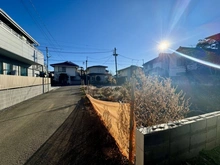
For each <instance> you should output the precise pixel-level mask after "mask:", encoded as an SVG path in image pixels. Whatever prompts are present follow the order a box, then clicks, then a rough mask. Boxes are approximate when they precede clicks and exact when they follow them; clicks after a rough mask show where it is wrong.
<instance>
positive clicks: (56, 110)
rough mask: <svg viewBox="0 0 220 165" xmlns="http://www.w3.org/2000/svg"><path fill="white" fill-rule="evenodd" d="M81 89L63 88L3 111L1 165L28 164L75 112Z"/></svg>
mask: <svg viewBox="0 0 220 165" xmlns="http://www.w3.org/2000/svg"><path fill="white" fill-rule="evenodd" d="M80 98H81V92H80V90H79V86H68V87H61V88H59V89H56V90H53V91H51V92H49V93H45V94H43V95H40V96H37V97H35V98H32V99H29V100H27V101H24V102H22V103H20V104H17V105H15V106H13V107H10V108H8V109H5V110H2V111H0V130H1V131H0V164H1V165H19V164H25V162H26V161H27V160H28V159H29V158H30V157H31V156H32V155H33V154H34V153H35V152H36V151H37V150H38V149H39V148H40V147H41V146H42V145H43V144H44V143H45V141H47V140H48V138H49V137H51V135H53V134H54V132H55V131H56V130H57V129H58V128H59V127H60V125H62V123H63V122H64V121H65V120H66V119H67V117H68V116H69V115H70V114H71V113H72V112H73V110H74V108H75V106H76V104H77V102H78V101H79V100H80Z"/></svg>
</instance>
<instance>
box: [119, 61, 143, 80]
mask: <svg viewBox="0 0 220 165" xmlns="http://www.w3.org/2000/svg"><path fill="white" fill-rule="evenodd" d="M137 69H142V67H139V66H136V65H131V66H129V67H127V68H123V69H120V70H118V77H117V83H118V84H123V83H125V82H126V81H129V80H130V78H131V77H132V74H133V73H134V71H135V70H137Z"/></svg>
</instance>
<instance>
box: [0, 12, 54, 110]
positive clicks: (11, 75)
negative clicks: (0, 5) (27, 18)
mask: <svg viewBox="0 0 220 165" xmlns="http://www.w3.org/2000/svg"><path fill="white" fill-rule="evenodd" d="M0 36H1V39H0V110H1V109H4V108H7V107H9V106H12V105H14V104H16V103H19V102H21V101H24V100H27V99H29V98H32V97H34V96H36V95H39V94H42V93H44V92H47V91H49V90H50V80H49V79H47V78H45V77H44V78H41V77H37V76H39V75H40V73H42V72H44V71H45V69H44V56H43V54H42V53H41V52H40V51H39V50H38V49H37V46H39V43H38V42H37V41H36V40H35V39H34V38H32V37H31V36H30V35H29V34H28V33H27V32H26V31H25V30H24V29H22V27H20V26H19V25H18V24H17V23H16V22H15V21H14V20H13V19H12V18H11V17H10V16H9V15H8V14H7V13H6V12H4V11H3V10H2V9H0Z"/></svg>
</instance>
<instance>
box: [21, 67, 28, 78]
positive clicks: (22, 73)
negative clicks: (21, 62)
mask: <svg viewBox="0 0 220 165" xmlns="http://www.w3.org/2000/svg"><path fill="white" fill-rule="evenodd" d="M21 76H27V68H25V67H23V66H21Z"/></svg>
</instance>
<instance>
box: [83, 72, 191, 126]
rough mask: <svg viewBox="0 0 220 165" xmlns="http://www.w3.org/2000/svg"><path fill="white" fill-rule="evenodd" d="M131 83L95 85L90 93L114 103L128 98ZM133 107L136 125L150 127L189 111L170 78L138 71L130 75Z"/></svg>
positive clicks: (183, 115) (181, 116)
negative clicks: (108, 85) (133, 98)
mask: <svg viewBox="0 0 220 165" xmlns="http://www.w3.org/2000/svg"><path fill="white" fill-rule="evenodd" d="M131 87H132V83H131V81H129V82H128V83H127V84H124V85H123V86H121V87H103V88H95V87H92V86H89V89H86V90H87V91H89V94H90V95H91V96H92V97H94V98H97V99H100V100H105V101H113V102H119V101H120V102H130V101H131ZM133 87H134V96H135V100H134V109H135V119H136V124H137V127H143V126H152V125H155V124H161V123H166V122H169V121H175V120H179V119H182V118H184V117H185V116H186V114H187V112H188V111H189V106H190V105H189V100H188V99H185V94H184V93H183V92H182V91H179V92H177V90H176V88H174V87H173V86H172V84H171V80H170V79H164V78H161V77H155V76H148V77H146V76H145V75H144V73H143V72H142V71H140V70H136V71H135V72H134V74H133Z"/></svg>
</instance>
